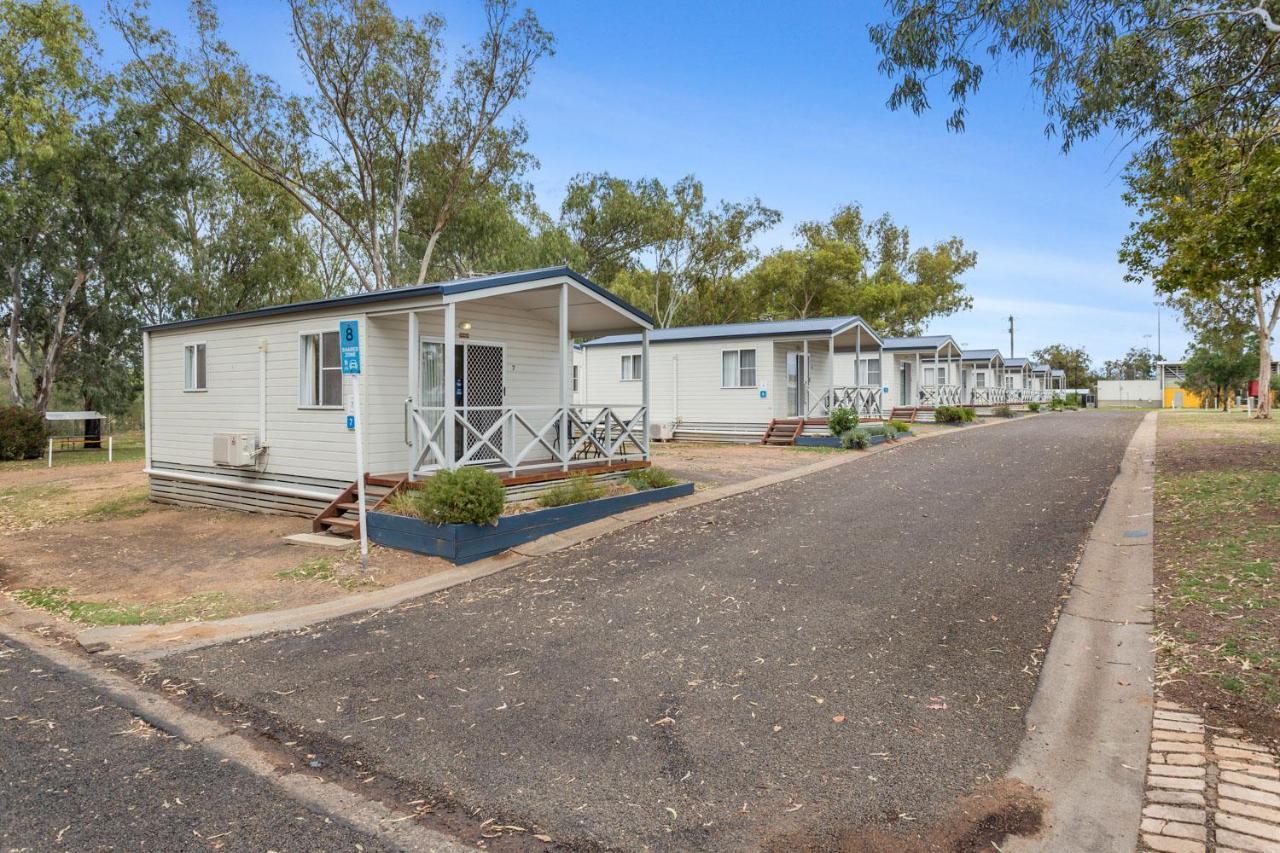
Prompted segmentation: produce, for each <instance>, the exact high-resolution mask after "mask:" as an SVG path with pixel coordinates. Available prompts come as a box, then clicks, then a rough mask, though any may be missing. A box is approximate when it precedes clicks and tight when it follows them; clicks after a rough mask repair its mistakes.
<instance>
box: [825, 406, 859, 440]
mask: <svg viewBox="0 0 1280 853" xmlns="http://www.w3.org/2000/svg"><path fill="white" fill-rule="evenodd" d="M857 425H858V413H857V412H855V411H854V410H853V409H850V408H847V407H845V406H839V407H837V408H834V409H832V410H831V412H830V414H828V415H827V429H829V430H831V434H832V435H844V434H845V433H846V432H848V431H849V430H851V429H853V428H854V427H856V426H857Z"/></svg>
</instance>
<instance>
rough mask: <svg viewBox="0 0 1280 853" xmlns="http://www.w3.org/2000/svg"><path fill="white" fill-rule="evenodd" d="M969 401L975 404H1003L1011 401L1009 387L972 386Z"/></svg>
mask: <svg viewBox="0 0 1280 853" xmlns="http://www.w3.org/2000/svg"><path fill="white" fill-rule="evenodd" d="M969 402H970V403H972V404H973V405H975V406H1002V405H1004V404H1005V403H1007V402H1009V389H1008V388H971V389H970V391H969Z"/></svg>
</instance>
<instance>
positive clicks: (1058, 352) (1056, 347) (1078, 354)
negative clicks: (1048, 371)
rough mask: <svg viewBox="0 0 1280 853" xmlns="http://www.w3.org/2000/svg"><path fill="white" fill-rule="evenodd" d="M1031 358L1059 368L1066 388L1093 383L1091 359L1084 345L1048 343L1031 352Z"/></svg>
mask: <svg viewBox="0 0 1280 853" xmlns="http://www.w3.org/2000/svg"><path fill="white" fill-rule="evenodd" d="M1031 359H1032V361H1035V362H1036V363H1038V364H1047V365H1049V366H1050V367H1051V368H1053V369H1054V370H1061V371H1062V372H1063V374H1064V376H1065V378H1064V381H1065V382H1066V387H1067V388H1088V387H1089V386H1091V385H1092V384H1093V360H1092V359H1091V358H1090V357H1089V353H1088V352H1086V351H1085V349H1084V347H1072V346H1068V345H1067V344H1050V345H1049V346H1047V347H1041V348H1040V349H1038V350H1036V351H1035V352H1033V353H1032V354H1031Z"/></svg>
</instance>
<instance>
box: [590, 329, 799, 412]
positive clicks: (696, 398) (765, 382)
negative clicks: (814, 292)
mask: <svg viewBox="0 0 1280 853" xmlns="http://www.w3.org/2000/svg"><path fill="white" fill-rule="evenodd" d="M731 349H754V350H755V351H756V385H754V386H752V387H750V388H725V387H723V386H722V385H721V363H722V362H721V354H722V353H724V352H725V351H726V350H731ZM639 353H640V345H639V344H624V345H610V346H587V347H583V349H582V359H583V367H584V369H583V371H582V378H583V385H582V386H581V388H580V393H579V396H580V398H581V401H582V402H583V403H584V404H585V405H588V406H611V405H639V404H640V394H641V385H640V383H639V382H636V381H624V380H623V379H622V356H623V355H638V354H639ZM774 360H775V359H774V344H773V341H772V340H769V339H761V338H743V339H735V340H712V341H672V342H670V343H652V342H651V343H650V344H649V361H650V362H651V364H649V365H647V367H648V370H649V404H650V406H652V409H653V411H652V413H651V415H650V421H651V422H652V423H655V424H659V423H675V422H676V421H677V420H680V421H683V422H685V423H690V422H693V423H720V424H751V425H756V424H758V425H760V427H761V429H763V428H764V425H767V424H768V423H769V421H770V420H771V419H773V418H774V417H779V416H780V415H777V414H775V407H776V410H777V411H780V410H781V409H782V408H783V407H785V405H786V384H785V374H784V375H783V384H782V385H781V386H779V385H778V381H777V375H776V371H775V370H774V369H773V363H774ZM783 370H784V371H785V362H784V365H783ZM677 376H678V377H679V378H678V381H677ZM762 389H763V390H764V391H766V392H767V393H766V396H765V398H764V399H761V398H760V391H761V390H762ZM779 395H781V402H779Z"/></svg>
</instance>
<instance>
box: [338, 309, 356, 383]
mask: <svg viewBox="0 0 1280 853" xmlns="http://www.w3.org/2000/svg"><path fill="white" fill-rule="evenodd" d="M338 346H339V349H340V350H341V352H342V372H343V374H344V375H353V374H354V375H358V374H359V373H360V321H359V320H340V321H339V322H338Z"/></svg>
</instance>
